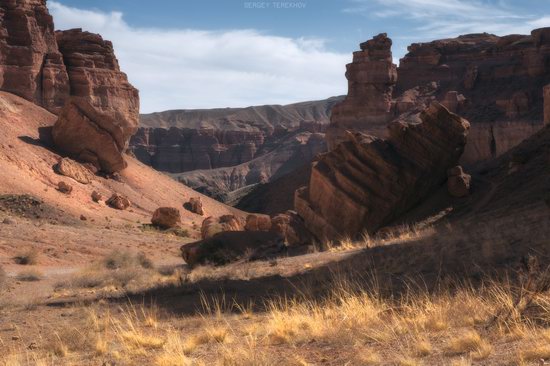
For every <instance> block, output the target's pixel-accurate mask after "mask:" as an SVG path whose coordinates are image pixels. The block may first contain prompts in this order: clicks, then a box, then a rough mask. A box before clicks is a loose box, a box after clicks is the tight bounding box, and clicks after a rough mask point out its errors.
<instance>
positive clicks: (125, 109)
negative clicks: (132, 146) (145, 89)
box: [56, 29, 139, 148]
mask: <svg viewBox="0 0 550 366" xmlns="http://www.w3.org/2000/svg"><path fill="white" fill-rule="evenodd" d="M56 38H57V43H58V45H59V50H60V52H61V53H62V54H63V60H64V63H65V66H66V67H67V73H68V75H69V81H70V86H71V95H72V96H75V97H80V98H83V99H85V100H86V101H88V102H89V103H90V104H91V105H92V106H93V107H94V108H95V109H97V110H98V111H101V112H102V113H104V114H106V115H108V116H110V117H111V118H112V119H113V120H115V121H116V123H117V126H119V127H120V129H121V130H122V139H123V141H124V148H126V147H127V146H128V142H129V140H130V137H131V136H132V135H134V134H135V133H136V131H137V129H138V123H139V93H138V90H137V89H136V88H134V87H133V86H132V85H131V84H130V83H129V82H128V77H127V76H126V74H124V73H123V72H121V71H120V67H119V65H118V60H117V59H116V57H115V53H114V50H113V44H112V43H111V42H110V41H105V40H103V38H101V36H100V35H99V34H93V33H89V32H83V31H82V29H71V30H67V31H57V32H56Z"/></svg>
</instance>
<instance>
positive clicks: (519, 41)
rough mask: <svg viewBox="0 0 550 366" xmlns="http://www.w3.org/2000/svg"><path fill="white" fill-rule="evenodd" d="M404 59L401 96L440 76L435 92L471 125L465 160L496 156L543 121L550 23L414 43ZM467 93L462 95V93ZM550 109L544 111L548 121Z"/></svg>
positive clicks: (548, 79) (548, 78)
mask: <svg viewBox="0 0 550 366" xmlns="http://www.w3.org/2000/svg"><path fill="white" fill-rule="evenodd" d="M408 50H409V53H408V54H407V55H406V56H405V57H404V58H403V59H401V62H400V65H399V68H398V69H397V73H398V76H399V77H398V82H397V85H396V93H397V95H399V94H401V93H403V92H404V91H406V90H408V89H410V88H413V87H415V86H417V85H424V84H426V83H430V82H433V81H436V82H438V83H439V86H440V87H439V91H438V93H437V97H438V99H439V100H444V101H445V104H446V105H447V106H449V107H451V108H452V107H453V105H455V104H456V103H455V102H454V101H453V97H454V96H455V95H454V94H449V92H455V93H456V96H457V97H458V99H457V98H454V100H455V101H456V102H458V103H462V106H460V107H459V111H458V113H460V114H461V115H463V116H464V117H465V118H467V119H468V120H469V121H470V122H471V124H472V129H471V133H470V136H469V138H468V146H467V147H466V151H465V153H464V157H463V162H464V163H473V162H477V161H479V160H486V159H490V158H493V157H496V156H498V155H500V154H502V153H503V152H505V151H507V150H509V149H510V148H512V147H514V146H515V145H517V144H518V143H519V142H521V141H522V140H523V139H525V138H527V137H529V136H531V135H532V134H533V133H534V132H536V131H537V130H539V129H540V128H541V127H542V126H543V122H542V121H543V109H544V108H543V93H542V90H543V87H544V86H545V85H547V84H548V83H549V82H550V63H549V62H548V60H549V58H550V28H544V29H537V30H534V31H532V32H531V35H509V36H504V37H498V36H495V35H491V34H487V33H483V34H470V35H464V36H460V37H457V38H452V39H443V40H437V41H433V42H429V43H421V44H412V45H411V46H409V48H408ZM460 95H463V96H464V99H462V98H461V97H460ZM549 115H550V113H548V112H545V113H544V117H545V118H544V120H545V121H546V122H548V121H549V120H550V117H548V116H549Z"/></svg>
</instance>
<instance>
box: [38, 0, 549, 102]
mask: <svg viewBox="0 0 550 366" xmlns="http://www.w3.org/2000/svg"><path fill="white" fill-rule="evenodd" d="M48 5H49V8H50V12H51V13H52V15H53V16H54V21H55V24H56V28H59V29H66V28H72V27H82V28H84V29H85V30H89V31H92V32H96V33H100V34H102V35H103V36H104V38H106V39H110V40H112V41H113V43H114V45H115V51H116V54H117V57H118V58H119V60H120V63H121V67H122V68H123V71H125V72H126V73H127V74H128V76H129V79H130V81H131V82H132V83H133V84H134V85H136V86H137V87H138V88H139V89H140V92H141V101H142V111H143V112H152V111H160V110H166V109H179V108H214V107H236V106H248V105H257V104H276V103H277V104H286V103H291V102H298V101H304V100H312V99H321V98H326V97H329V96H332V95H339V94H344V93H345V92H346V80H345V77H344V72H345V64H346V63H348V62H349V61H350V60H351V52H353V51H354V50H356V49H358V44H359V43H360V42H363V41H365V40H367V39H369V38H371V37H372V36H373V35H376V34H378V33H380V32H386V33H388V35H389V36H390V37H391V38H392V39H393V41H394V46H393V53H394V60H395V62H396V63H397V62H398V59H399V58H400V57H402V56H403V55H404V54H405V53H406V47H407V45H408V44H410V43H412V42H422V41H429V40H432V39H438V38H445V37H451V36H457V35H459V34H465V33H473V32H482V31H487V32H489V33H495V34H498V35H505V34H511V33H529V32H530V30H531V29H534V28H538V27H543V26H550V0H508V1H506V0H487V1H483V0H297V1H296V0H292V1H289V0H280V1H243V0H194V1H189V0H157V1H155V2H152V1H136V0H94V1H93V2H91V1H89V0H50V1H48Z"/></svg>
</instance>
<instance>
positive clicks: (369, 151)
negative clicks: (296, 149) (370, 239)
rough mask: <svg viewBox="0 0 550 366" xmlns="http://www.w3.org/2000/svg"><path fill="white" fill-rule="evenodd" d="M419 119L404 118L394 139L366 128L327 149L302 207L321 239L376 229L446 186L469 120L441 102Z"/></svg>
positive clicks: (299, 199) (298, 200) (393, 127)
mask: <svg viewBox="0 0 550 366" xmlns="http://www.w3.org/2000/svg"><path fill="white" fill-rule="evenodd" d="M418 120H419V121H420V122H419V123H418V122H417V121H416V120H414V122H407V121H403V120H396V121H394V122H392V123H391V124H390V125H389V126H388V135H389V137H388V139H387V140H383V139H379V138H377V137H374V136H369V135H365V134H361V133H359V132H353V133H348V136H347V140H346V141H344V142H342V143H341V144H339V145H338V146H337V147H336V148H335V149H334V150H332V151H330V152H328V153H326V154H324V155H322V156H321V157H320V158H319V160H318V161H317V162H316V163H315V164H314V166H313V169H312V173H311V179H310V182H309V185H308V186H307V187H303V188H302V189H300V190H298V191H297V192H296V196H295V205H296V211H297V212H298V214H299V215H300V216H301V217H302V218H303V219H304V221H305V225H306V227H307V228H308V229H309V230H310V231H311V232H312V233H314V234H315V235H316V236H317V237H318V238H319V239H320V240H326V239H328V240H336V239H338V238H341V237H343V236H349V237H352V238H354V237H358V236H359V235H361V234H362V233H363V232H365V231H366V232H368V233H374V232H376V230H378V229H379V228H381V227H383V226H384V225H387V224H388V223H390V222H391V221H392V220H394V219H396V218H398V217H399V216H400V215H402V214H404V213H405V212H407V210H409V209H411V208H412V207H413V206H414V205H416V204H418V203H419V202H421V201H422V200H423V199H425V198H426V197H427V196H428V195H429V194H430V193H432V192H433V191H434V190H436V189H438V188H439V187H440V186H441V185H442V184H444V183H445V181H446V179H447V170H448V169H449V168H451V167H453V166H456V165H457V163H458V160H459V158H460V156H461V155H462V152H463V149H464V146H465V144H466V136H467V134H468V130H469V123H468V122H467V121H466V120H465V119H463V118H461V117H459V116H457V115H455V114H453V113H450V112H449V111H448V110H447V109H446V108H445V107H443V106H442V105H440V104H439V103H436V102H435V103H432V105H431V106H430V107H429V108H427V109H426V110H425V111H423V112H422V113H421V114H420V115H419V116H418Z"/></svg>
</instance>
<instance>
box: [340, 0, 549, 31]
mask: <svg viewBox="0 0 550 366" xmlns="http://www.w3.org/2000/svg"><path fill="white" fill-rule="evenodd" d="M352 2H353V4H354V5H353V6H351V7H348V8H346V9H344V11H345V12H348V13H360V14H365V15H367V16H371V17H372V16H374V17H376V18H392V17H398V18H400V19H406V20H408V21H411V22H412V23H413V24H416V32H415V34H414V37H413V38H416V39H435V38H442V37H451V36H457V35H460V34H467V33H479V32H488V33H495V34H497V35H506V34H513V33H523V34H528V33H529V32H530V31H531V30H532V29H533V28H536V27H544V26H550V22H549V20H550V17H549V16H541V15H540V14H538V15H533V14H530V13H525V12H521V11H519V9H517V8H515V7H514V6H511V5H508V4H507V3H506V2H504V1H496V0H492V1H489V0H485V1H481V0H392V1H388V0H352Z"/></svg>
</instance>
